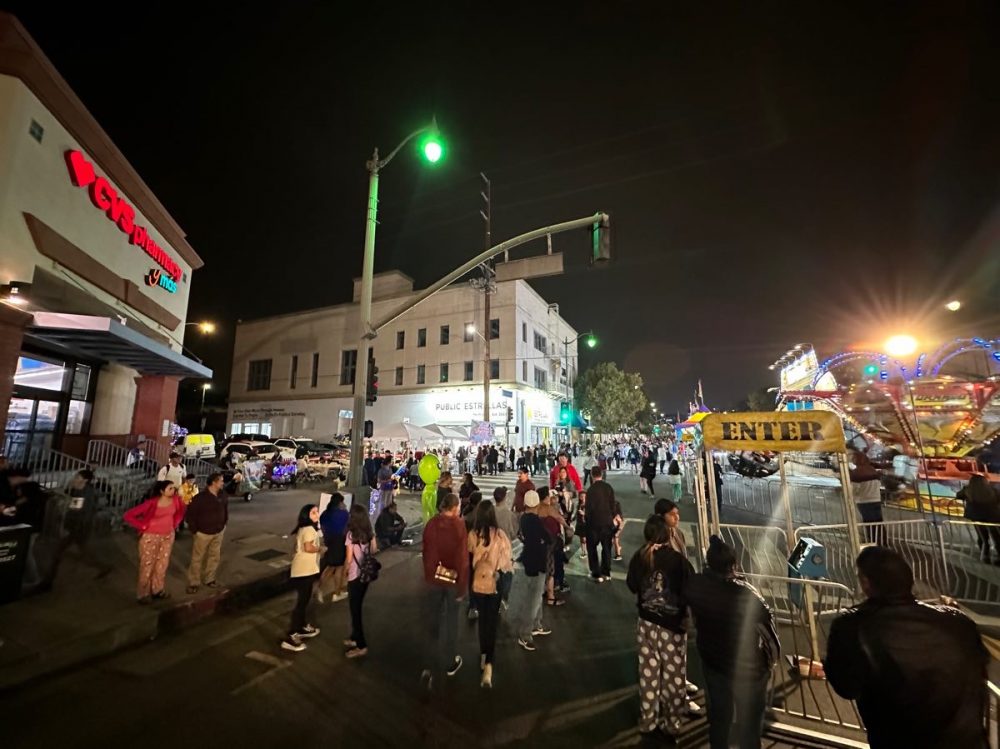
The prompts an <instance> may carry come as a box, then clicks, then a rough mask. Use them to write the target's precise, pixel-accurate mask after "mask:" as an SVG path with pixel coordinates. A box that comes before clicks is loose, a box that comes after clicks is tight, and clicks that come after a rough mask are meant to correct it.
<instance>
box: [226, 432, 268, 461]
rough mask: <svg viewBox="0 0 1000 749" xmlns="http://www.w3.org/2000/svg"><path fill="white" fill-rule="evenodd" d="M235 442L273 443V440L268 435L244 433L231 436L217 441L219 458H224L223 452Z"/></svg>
mask: <svg viewBox="0 0 1000 749" xmlns="http://www.w3.org/2000/svg"><path fill="white" fill-rule="evenodd" d="M233 442H268V443H270V442H271V438H270V437H269V436H268V435H266V434H256V433H254V434H251V433H244V432H236V433H234V434H230V435H229V436H228V437H226V438H225V439H223V440H216V441H215V445H216V450H217V451H218V455H219V457H221V456H222V451H223V450H225V449H226V446H227V445H231V444H232V443H233Z"/></svg>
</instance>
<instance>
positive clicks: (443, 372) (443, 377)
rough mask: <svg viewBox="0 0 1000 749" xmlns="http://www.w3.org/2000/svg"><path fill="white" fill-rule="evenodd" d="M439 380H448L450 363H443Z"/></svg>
mask: <svg viewBox="0 0 1000 749" xmlns="http://www.w3.org/2000/svg"><path fill="white" fill-rule="evenodd" d="M438 382H448V365H447V364H442V365H441V375H440V377H438Z"/></svg>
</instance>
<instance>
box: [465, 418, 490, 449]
mask: <svg viewBox="0 0 1000 749" xmlns="http://www.w3.org/2000/svg"><path fill="white" fill-rule="evenodd" d="M493 435H494V431H493V423H492V422H489V421H475V420H473V422H472V428H471V429H470V430H469V439H470V440H471V441H472V443H473V444H475V445H489V444H492V443H493Z"/></svg>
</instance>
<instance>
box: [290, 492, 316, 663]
mask: <svg viewBox="0 0 1000 749" xmlns="http://www.w3.org/2000/svg"><path fill="white" fill-rule="evenodd" d="M292 533H293V534H294V535H295V555H294V556H293V557H292V569H291V583H292V587H293V588H294V589H295V593H296V599H295V608H294V609H292V621H291V623H290V624H289V625H288V636H287V637H285V639H284V640H282V641H281V647H282V648H284V649H285V650H292V651H294V652H298V651H300V650H305V649H306V644H305V643H304V642H302V641H303V640H307V639H309V638H310V637H315V636H316V635H318V634H319V630H318V629H317V628H316V627H314V626H312V625H311V624H309V623H307V621H306V609H307V608H308V606H309V602H310V601H311V600H312V592H313V586H314V585H315V584H316V581H317V580H319V557H320V551H321V549H320V535H319V507H317V506H316V505H304V506H303V507H302V509H301V510H299V519H298V521H297V522H296V524H295V528H293V529H292Z"/></svg>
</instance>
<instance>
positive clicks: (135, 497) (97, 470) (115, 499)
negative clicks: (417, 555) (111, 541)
mask: <svg viewBox="0 0 1000 749" xmlns="http://www.w3.org/2000/svg"><path fill="white" fill-rule="evenodd" d="M87 463H89V464H90V466H91V468H92V469H93V471H94V477H95V481H94V485H95V488H96V489H97V491H98V493H99V494H100V495H101V496H102V497H103V498H104V501H105V504H106V506H107V507H108V509H109V510H110V511H111V513H112V515H113V517H114V518H115V519H116V520H119V519H120V518H121V516H122V515H123V514H124V513H125V510H127V509H128V508H129V507H131V506H132V505H134V504H135V503H136V502H137V501H139V500H140V499H141V498H142V497H143V495H144V494H145V493H146V492H147V491H148V490H149V488H150V487H151V486H152V483H153V481H155V480H156V471H157V465H156V463H154V462H153V461H151V460H149V459H146V460H136V459H135V458H134V456H131V455H130V454H129V451H128V450H127V449H126V448H124V447H123V446H121V445H119V444H116V443H114V442H109V441H107V440H90V442H89V443H87Z"/></svg>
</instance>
